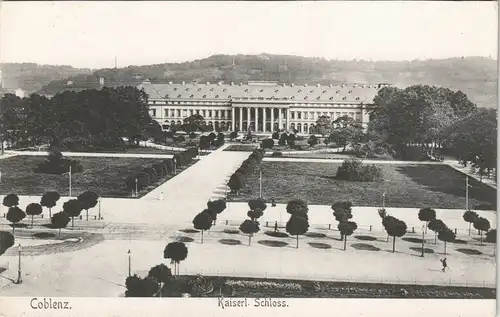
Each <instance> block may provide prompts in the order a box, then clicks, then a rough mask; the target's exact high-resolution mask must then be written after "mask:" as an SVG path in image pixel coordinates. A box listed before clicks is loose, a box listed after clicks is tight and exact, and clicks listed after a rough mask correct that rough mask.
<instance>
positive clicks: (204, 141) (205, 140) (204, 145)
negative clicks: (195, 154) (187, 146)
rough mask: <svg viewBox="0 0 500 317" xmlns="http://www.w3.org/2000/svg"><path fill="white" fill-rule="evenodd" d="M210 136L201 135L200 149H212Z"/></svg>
mask: <svg viewBox="0 0 500 317" xmlns="http://www.w3.org/2000/svg"><path fill="white" fill-rule="evenodd" d="M210 142H211V140H210V138H209V137H208V136H206V135H202V136H201V137H200V144H199V147H200V150H209V149H210Z"/></svg>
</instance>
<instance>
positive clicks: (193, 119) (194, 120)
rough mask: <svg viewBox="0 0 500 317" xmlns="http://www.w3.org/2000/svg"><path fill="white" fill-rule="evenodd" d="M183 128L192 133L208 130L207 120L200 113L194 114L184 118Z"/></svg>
mask: <svg viewBox="0 0 500 317" xmlns="http://www.w3.org/2000/svg"><path fill="white" fill-rule="evenodd" d="M181 129H182V130H184V131H186V132H188V133H190V132H194V131H201V132H203V131H205V130H206V122H205V119H204V118H203V116H201V115H199V114H194V115H192V116H189V117H187V118H185V119H184V124H183V125H182V126H181Z"/></svg>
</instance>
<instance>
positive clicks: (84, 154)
mask: <svg viewBox="0 0 500 317" xmlns="http://www.w3.org/2000/svg"><path fill="white" fill-rule="evenodd" d="M61 154H62V155H63V156H67V157H136V158H159V159H167V158H172V157H173V155H172V154H144V153H88V152H61ZM16 155H29V156H47V155H49V153H48V152H45V151H39V152H37V151H5V156H6V157H10V156H16Z"/></svg>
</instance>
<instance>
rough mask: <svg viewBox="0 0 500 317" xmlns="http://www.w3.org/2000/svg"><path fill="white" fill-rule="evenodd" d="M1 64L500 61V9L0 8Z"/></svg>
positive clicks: (329, 5)
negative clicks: (276, 58)
mask: <svg viewBox="0 0 500 317" xmlns="http://www.w3.org/2000/svg"><path fill="white" fill-rule="evenodd" d="M0 6H1V7H0V10H1V12H0V21H1V23H0V61H2V62H35V63H39V64H53V65H71V66H74V67H84V68H106V67H114V63H115V56H117V62H118V67H125V66H128V65H148V64H159V63H166V62H183V61H190V60H195V59H201V58H205V57H208V56H210V55H213V54H260V53H270V54H286V55H301V56H308V57H313V56H314V57H324V58H327V59H345V60H350V59H364V60H414V59H428V58H447V57H461V56H484V57H492V58H494V59H496V58H497V42H498V12H497V10H498V8H497V2H496V1H492V2H437V1H431V2H421V1H418V2H404V1H403V2H389V1H380V2H361V1H353V2H342V1H330V2H208V1H207V2H205V1H203V2H177V1H174V2H160V1H155V2H143V1H141V2H95V1H92V2H80V1H76V2H73V1H71V2H48V1H47V2H45V1H43V2H24V1H21V2H3V3H1V2H0Z"/></svg>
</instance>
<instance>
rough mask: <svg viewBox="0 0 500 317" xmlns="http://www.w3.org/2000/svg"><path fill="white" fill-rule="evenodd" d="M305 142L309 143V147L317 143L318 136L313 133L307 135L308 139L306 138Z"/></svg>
mask: <svg viewBox="0 0 500 317" xmlns="http://www.w3.org/2000/svg"><path fill="white" fill-rule="evenodd" d="M307 143H308V144H309V147H313V146H315V145H316V144H318V138H317V137H316V136H315V135H314V134H313V135H311V136H310V137H309V140H307Z"/></svg>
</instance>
